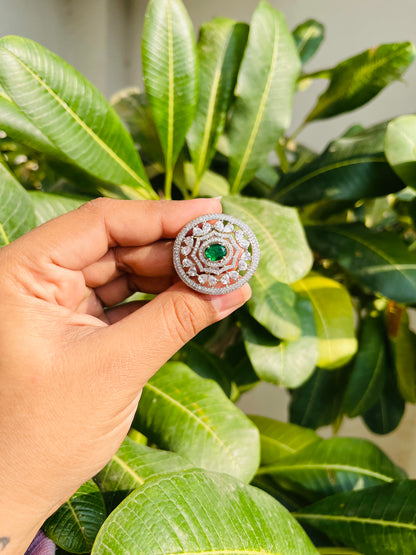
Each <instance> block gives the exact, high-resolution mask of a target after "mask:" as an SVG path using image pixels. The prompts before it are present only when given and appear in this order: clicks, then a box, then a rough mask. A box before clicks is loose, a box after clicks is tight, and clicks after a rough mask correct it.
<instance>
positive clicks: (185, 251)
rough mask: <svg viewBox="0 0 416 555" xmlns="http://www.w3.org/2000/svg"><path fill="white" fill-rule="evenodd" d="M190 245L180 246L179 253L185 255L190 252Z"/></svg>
mask: <svg viewBox="0 0 416 555" xmlns="http://www.w3.org/2000/svg"><path fill="white" fill-rule="evenodd" d="M191 250H192V249H191V247H182V248H181V253H182V254H184V255H185V256H188V254H189V253H190V252H191Z"/></svg>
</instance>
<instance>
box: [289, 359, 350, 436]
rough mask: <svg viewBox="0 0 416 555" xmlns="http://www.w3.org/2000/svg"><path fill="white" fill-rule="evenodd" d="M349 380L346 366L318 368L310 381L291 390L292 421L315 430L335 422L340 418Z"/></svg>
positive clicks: (290, 412)
mask: <svg viewBox="0 0 416 555" xmlns="http://www.w3.org/2000/svg"><path fill="white" fill-rule="evenodd" d="M346 381H347V372H346V370H345V368H340V369H339V370H332V371H330V372H329V371H328V370H323V369H321V368H317V369H316V370H315V372H314V373H313V374H312V376H311V377H310V378H309V380H308V381H307V382H306V383H304V384H303V385H302V386H301V387H299V388H298V389H295V390H294V391H292V399H291V402H290V405H289V415H290V422H293V423H294V424H299V425H300V426H306V427H307V428H312V429H314V430H316V429H317V428H320V427H321V426H326V425H328V424H332V423H333V422H335V421H336V420H337V418H339V417H340V413H341V410H342V407H341V405H342V398H343V396H344V391H345V386H346Z"/></svg>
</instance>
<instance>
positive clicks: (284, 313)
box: [247, 270, 301, 341]
mask: <svg viewBox="0 0 416 555" xmlns="http://www.w3.org/2000/svg"><path fill="white" fill-rule="evenodd" d="M250 286H251V290H252V296H251V298H250V300H249V301H248V303H247V307H248V309H249V311H250V314H251V315H252V316H253V318H255V319H256V320H257V321H258V322H260V324H262V325H263V326H264V327H265V328H266V329H267V330H268V331H269V332H270V333H271V334H273V335H274V336H275V337H280V338H281V339H288V340H291V341H294V340H296V339H298V338H299V337H300V333H301V327H300V326H301V324H300V319H299V315H298V313H297V312H296V309H295V302H296V294H295V292H294V291H293V289H292V288H291V287H289V285H286V283H282V282H281V281H277V280H276V278H274V277H273V276H272V275H271V274H269V273H268V272H267V271H265V270H260V272H259V271H257V272H256V273H255V274H254V276H253V277H252V278H251V280H250Z"/></svg>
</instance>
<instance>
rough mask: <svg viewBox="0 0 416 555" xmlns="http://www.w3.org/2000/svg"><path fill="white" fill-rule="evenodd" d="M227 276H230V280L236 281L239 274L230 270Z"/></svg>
mask: <svg viewBox="0 0 416 555" xmlns="http://www.w3.org/2000/svg"><path fill="white" fill-rule="evenodd" d="M228 275H229V276H230V278H231V279H232V280H233V281H237V280H238V278H239V277H240V274H239V273H238V272H237V271H236V270H232V271H231V272H229V274H228Z"/></svg>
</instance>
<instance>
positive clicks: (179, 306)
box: [166, 295, 206, 343]
mask: <svg viewBox="0 0 416 555" xmlns="http://www.w3.org/2000/svg"><path fill="white" fill-rule="evenodd" d="M169 314H170V318H167V319H166V324H167V326H168V330H169V333H170V335H171V337H172V339H173V340H174V341H175V342H176V341H178V340H179V341H180V342H181V343H186V342H187V341H189V340H190V339H191V338H192V337H194V336H195V335H196V334H197V333H198V332H199V331H200V330H201V329H202V328H203V327H205V325H206V322H205V321H206V316H205V314H204V313H203V310H202V309H201V308H199V307H198V304H197V303H195V302H192V301H191V300H190V299H188V298H187V297H186V296H185V295H175V296H174V297H172V299H171V307H170V310H169Z"/></svg>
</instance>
